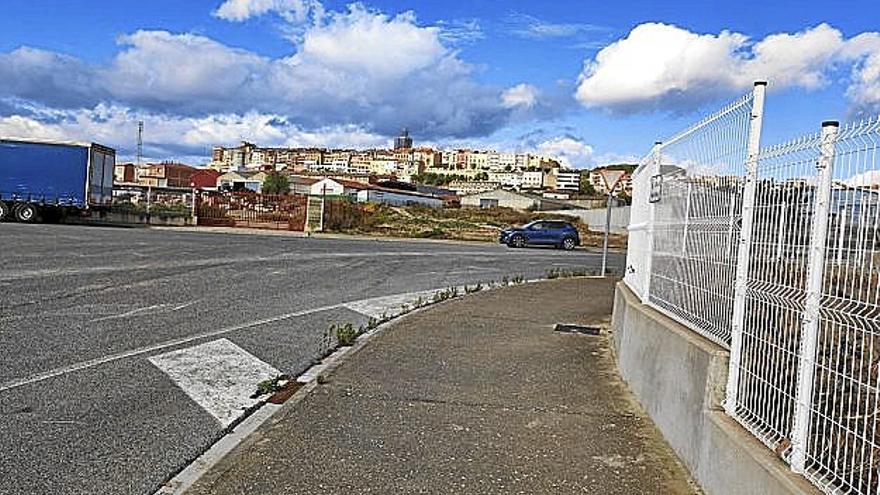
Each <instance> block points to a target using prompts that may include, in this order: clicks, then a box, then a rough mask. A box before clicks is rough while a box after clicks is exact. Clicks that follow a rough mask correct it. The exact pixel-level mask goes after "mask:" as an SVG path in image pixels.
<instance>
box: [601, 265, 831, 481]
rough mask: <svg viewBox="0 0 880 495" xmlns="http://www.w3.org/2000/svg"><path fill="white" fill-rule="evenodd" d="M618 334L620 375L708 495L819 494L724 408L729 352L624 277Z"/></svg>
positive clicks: (620, 286) (618, 292)
mask: <svg viewBox="0 0 880 495" xmlns="http://www.w3.org/2000/svg"><path fill="white" fill-rule="evenodd" d="M612 331H613V334H614V335H613V336H614V348H615V352H616V357H617V364H618V367H619V369H620V373H621V375H622V376H623V378H624V379H625V380H626V382H627V383H628V384H629V387H630V389H631V390H632V391H633V392H634V393H635V395H636V397H637V398H638V400H639V402H641V404H642V406H643V407H644V408H645V410H646V411H647V412H648V414H649V415H650V416H651V419H653V420H654V423H655V424H656V425H657V427H658V428H659V429H660V431H661V432H662V433H663V436H664V437H665V438H666V440H667V441H668V442H669V444H670V445H671V446H672V448H673V449H674V450H675V451H676V453H678V456H679V457H680V458H681V460H682V461H683V462H684V464H685V466H686V467H687V468H688V470H690V472H691V474H692V475H693V476H694V478H695V479H696V480H697V482H698V483H699V484H700V485H701V486H702V488H703V490H704V491H705V492H706V493H707V494H708V495H716V494H717V495H721V494H724V495H739V494H742V495H754V494H762V495H764V494H766V495H775V494H791V493H797V494H811V495H812V494H819V493H820V492H819V491H818V490H817V489H816V488H815V487H813V486H812V485H811V484H809V483H808V482H807V481H806V480H805V479H804V478H802V477H800V476H798V475H795V474H794V473H792V472H791V470H790V468H789V467H788V466H787V465H786V464H785V463H783V462H782V461H781V460H780V459H778V458H777V457H776V455H775V453H774V452H771V451H770V450H769V449H767V448H766V447H765V446H764V445H763V444H761V443H760V442H759V441H758V440H757V439H755V438H754V437H753V436H751V435H750V434H749V433H748V432H747V431H746V430H745V429H744V428H742V427H741V426H740V425H739V424H738V423H736V422H735V421H734V420H732V419H731V418H730V417H728V416H727V415H726V414H725V413H724V411H723V409H722V406H721V401H722V400H723V398H724V388H725V386H726V383H727V363H728V352H727V351H726V350H724V349H723V348H721V347H720V346H718V345H716V344H714V343H712V342H710V341H708V340H706V339H704V338H702V337H700V336H699V335H697V334H696V333H694V332H693V331H691V330H689V329H688V328H686V327H685V326H683V325H681V324H679V323H678V322H676V321H674V320H672V319H671V318H669V317H667V316H665V315H663V314H662V313H660V312H658V311H656V310H654V309H653V308H650V307H648V306H646V305H644V304H642V303H641V301H640V300H639V299H638V297H637V296H636V295H635V294H634V293H633V292H632V291H631V290H630V289H629V287H628V286H627V285H626V284H625V283H623V282H621V283H619V284H618V285H617V289H616V293H615V299H614V314H613V317H612Z"/></svg>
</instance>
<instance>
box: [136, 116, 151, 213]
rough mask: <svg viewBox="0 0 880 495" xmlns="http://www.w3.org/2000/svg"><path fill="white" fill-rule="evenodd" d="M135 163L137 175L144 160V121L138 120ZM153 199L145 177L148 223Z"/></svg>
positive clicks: (149, 185) (148, 182) (149, 184)
mask: <svg viewBox="0 0 880 495" xmlns="http://www.w3.org/2000/svg"><path fill="white" fill-rule="evenodd" d="M136 160H137V163H136V164H135V167H136V168H137V171H138V175H140V172H141V166H142V165H143V160H144V121H143V120H139V121H138V136H137V159H136ZM152 200H153V185H152V184H151V183H150V181H149V178H148V179H147V223H150V209H151V208H150V206H151V204H150V203H151V202H152Z"/></svg>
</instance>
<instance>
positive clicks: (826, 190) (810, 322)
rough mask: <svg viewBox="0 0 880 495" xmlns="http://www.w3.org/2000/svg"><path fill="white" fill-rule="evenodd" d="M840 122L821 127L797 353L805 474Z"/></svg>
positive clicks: (795, 453)
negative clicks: (835, 153)
mask: <svg viewBox="0 0 880 495" xmlns="http://www.w3.org/2000/svg"><path fill="white" fill-rule="evenodd" d="M838 127H839V124H838V123H837V122H824V123H822V145H821V146H822V147H821V151H820V156H819V161H818V162H817V163H816V169H817V171H818V176H819V177H818V183H817V184H816V192H815V194H816V199H815V204H814V205H813V227H812V233H811V236H810V251H809V258H808V261H807V286H806V299H805V301H804V319H803V327H802V330H801V346H800V350H799V352H798V381H797V397H796V398H795V403H794V424H793V426H792V432H791V448H792V452H791V469H792V470H793V471H794V472H796V473H803V472H804V468H805V466H806V463H807V443H808V442H809V438H810V423H811V418H810V410H811V409H812V404H813V382H814V377H815V374H816V348H817V347H818V342H819V305H820V304H821V302H822V277H823V275H824V271H825V245H826V243H827V242H828V217H829V212H830V210H831V182H832V178H833V177H834V142H835V141H836V139H837V130H838Z"/></svg>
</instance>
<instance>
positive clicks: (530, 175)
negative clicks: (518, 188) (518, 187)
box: [522, 170, 544, 189]
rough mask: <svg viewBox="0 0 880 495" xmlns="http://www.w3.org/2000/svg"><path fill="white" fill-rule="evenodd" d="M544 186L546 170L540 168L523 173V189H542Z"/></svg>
mask: <svg viewBox="0 0 880 495" xmlns="http://www.w3.org/2000/svg"><path fill="white" fill-rule="evenodd" d="M543 187H544V172H542V171H540V170H535V171H526V172H523V174H522V188H523V189H542V188H543Z"/></svg>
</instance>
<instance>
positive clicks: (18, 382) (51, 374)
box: [0, 304, 341, 392]
mask: <svg viewBox="0 0 880 495" xmlns="http://www.w3.org/2000/svg"><path fill="white" fill-rule="evenodd" d="M340 307H341V305H340V304H333V305H331V306H322V307H320V308H315V309H308V310H305V311H297V312H294V313H287V314H283V315H279V316H273V317H271V318H265V319H262V320H256V321H252V322H249V323H242V324H240V325H233V326H231V327H225V328H221V329H218V330H211V331H208V332H201V333H197V334H194V335H189V336H186V337H181V338H179V339H172V340H167V341H165V342H160V343H158V344H151V345H147V346H143V347H138V348H136V349H132V350H129V351H125V352H119V353H116V354H110V355H108V356H103V357H99V358H95V359H90V360H88V361H81V362H79V363H75V364H71V365H69V366H62V367H60V368H55V369H52V370H49V371H44V372H42V373H37V374H35V375H32V376H29V377H26V378H18V379H15V380H10V381H7V382H3V383H2V384H0V392H5V391H7V390H11V389H14V388H18V387H21V386H24V385H30V384H31V383H37V382H41V381H44V380H48V379H50V378H55V377H56V376H61V375H66V374H68V373H73V372H75V371H81V370H84V369H88V368H94V367H95V366H101V365H102V364H107V363H111V362H113V361H119V360H120V359H125V358H130V357H133V356H138V355H141V354H147V353H151V352H156V351H161V350H162V349H167V348H169V347H175V346H178V345H182V344H186V343H188V342H192V341H194V340H201V339H205V338H209V337H216V336H218V335H223V334H224V333H229V332H235V331H237V330H246V329H249V328H254V327H258V326H261V325H266V324H268V323H275V322H277V321H283V320H287V319H290V318H297V317H300V316H307V315H310V314H314V313H321V312H323V311H329V310H332V309H338V308H340Z"/></svg>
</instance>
